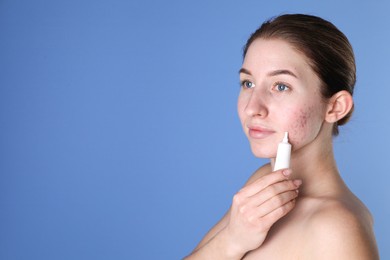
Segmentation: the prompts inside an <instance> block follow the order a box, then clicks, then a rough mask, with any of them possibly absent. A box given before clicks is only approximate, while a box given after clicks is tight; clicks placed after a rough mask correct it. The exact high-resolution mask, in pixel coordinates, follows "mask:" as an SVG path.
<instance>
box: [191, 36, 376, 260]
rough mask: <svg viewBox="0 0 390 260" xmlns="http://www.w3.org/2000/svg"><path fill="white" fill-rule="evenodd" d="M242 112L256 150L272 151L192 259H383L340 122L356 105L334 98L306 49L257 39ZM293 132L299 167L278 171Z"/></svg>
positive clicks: (247, 66) (246, 71)
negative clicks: (339, 141) (351, 177)
mask: <svg viewBox="0 0 390 260" xmlns="http://www.w3.org/2000/svg"><path fill="white" fill-rule="evenodd" d="M240 80H241V82H242V89H241V92H240V95H239V98H238V106H237V107H238V114H239V117H240V120H241V123H242V127H243V130H244V133H245V134H246V136H247V137H248V140H249V143H250V146H251V149H252V152H253V153H254V155H255V156H257V157H263V158H270V160H271V162H270V164H267V165H264V166H262V167H261V168H259V169H258V170H257V171H256V172H255V173H254V174H253V175H252V176H251V177H250V178H249V180H248V182H247V183H246V184H245V185H244V187H243V188H242V189H241V190H240V191H239V192H238V193H237V194H235V195H234V197H233V201H232V205H231V208H230V209H229V211H228V212H227V213H226V215H225V216H224V217H223V218H222V219H221V220H220V221H219V222H218V223H217V224H216V225H215V226H214V227H213V228H212V229H211V230H210V231H209V232H208V233H207V234H206V236H205V237H204V238H203V239H202V241H201V242H200V243H199V245H198V246H197V247H196V248H195V250H194V252H193V253H192V254H191V255H189V256H188V257H187V258H186V259H379V256H378V251H377V246H376V243H375V238H374V235H373V231H372V230H373V229H372V218H371V215H370V213H369V211H368V210H367V209H366V207H365V206H364V205H363V203H361V202H360V201H359V199H358V198H356V197H355V196H354V195H353V193H352V192H351V191H350V190H349V189H348V187H347V186H346V185H345V184H344V182H343V180H342V179H341V177H340V175H339V172H338V170H337V165H336V162H335V159H334V155H333V146H332V126H333V124H334V123H335V122H337V121H338V120H340V119H341V118H343V117H344V116H345V115H346V114H347V113H348V112H349V111H350V109H351V107H352V104H353V100H352V97H351V95H350V94H349V93H348V92H346V91H340V92H338V93H336V94H335V95H334V96H333V97H332V98H330V99H329V100H324V99H323V98H322V97H321V95H320V87H321V81H320V79H319V78H318V76H317V75H316V74H315V73H314V71H313V70H312V68H311V67H310V66H309V63H308V60H307V59H306V57H305V55H303V54H302V53H300V52H298V51H297V50H296V49H294V48H293V47H292V46H291V45H290V44H288V43H287V42H285V41H283V40H276V39H268V40H264V39H256V40H255V41H254V42H253V43H252V44H251V46H250V47H249V49H248V51H247V54H246V57H245V59H244V62H243V65H242V69H241V70H240ZM286 131H288V132H289V142H290V143H291V144H292V147H293V149H292V155H291V169H284V170H279V171H275V172H273V171H272V168H273V167H272V166H273V163H274V157H275V156H276V149H277V145H278V143H279V142H280V141H281V140H282V138H283V135H284V132H286Z"/></svg>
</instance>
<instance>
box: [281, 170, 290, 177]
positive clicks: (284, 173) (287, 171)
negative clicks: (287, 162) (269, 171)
mask: <svg viewBox="0 0 390 260" xmlns="http://www.w3.org/2000/svg"><path fill="white" fill-rule="evenodd" d="M282 173H283V175H284V176H286V177H287V176H290V175H291V173H292V170H291V169H286V170H283V172H282Z"/></svg>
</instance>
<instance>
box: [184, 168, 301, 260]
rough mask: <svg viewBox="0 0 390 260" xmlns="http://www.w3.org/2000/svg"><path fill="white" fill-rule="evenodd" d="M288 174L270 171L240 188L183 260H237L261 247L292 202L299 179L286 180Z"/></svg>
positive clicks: (295, 195)
mask: <svg viewBox="0 0 390 260" xmlns="http://www.w3.org/2000/svg"><path fill="white" fill-rule="evenodd" d="M290 174H291V170H280V171H276V172H272V173H269V174H267V175H265V176H263V177H261V178H259V179H257V180H256V181H254V182H253V183H249V184H248V185H246V186H245V187H244V188H243V189H241V190H240V191H239V192H238V193H237V194H236V195H234V198H233V202H232V206H231V209H230V210H229V212H228V213H227V214H226V215H225V217H224V218H223V219H222V220H221V221H220V222H219V223H218V224H217V225H216V226H215V227H214V228H213V229H212V230H211V231H210V232H209V233H208V234H207V235H206V237H205V238H204V239H203V240H202V242H201V243H200V244H199V246H198V247H197V249H195V250H194V252H193V253H192V254H191V255H189V256H188V257H187V258H185V259H187V260H191V259H194V260H195V259H241V258H242V257H243V256H244V255H245V254H246V253H247V252H249V251H251V250H253V249H256V248H258V247H259V246H261V245H262V243H263V242H264V240H265V238H266V236H267V233H268V231H269V229H270V228H271V226H272V225H273V224H274V223H275V222H276V221H278V220H279V219H280V218H282V217H283V216H284V215H286V214H287V213H288V212H290V211H291V210H292V208H293V207H294V205H295V198H296V197H297V195H298V193H297V189H298V188H299V186H300V184H301V182H300V181H299V180H294V181H293V180H289V179H288V176H289V175H290Z"/></svg>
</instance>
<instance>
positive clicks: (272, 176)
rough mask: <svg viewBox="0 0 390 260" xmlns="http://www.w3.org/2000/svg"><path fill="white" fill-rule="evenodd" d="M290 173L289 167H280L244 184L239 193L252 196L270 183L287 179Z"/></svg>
mask: <svg viewBox="0 0 390 260" xmlns="http://www.w3.org/2000/svg"><path fill="white" fill-rule="evenodd" d="M291 173H292V171H291V169H282V170H278V171H275V172H271V173H269V174H267V175H264V176H262V177H261V178H259V179H257V180H256V181H254V182H253V183H251V184H249V185H247V186H245V187H244V188H242V189H241V190H240V193H241V194H242V195H243V196H245V197H250V196H253V195H254V194H256V193H258V192H259V191H261V190H263V189H265V188H266V187H268V186H269V185H271V184H274V183H277V182H281V181H285V180H288V176H289V175H290V174H291Z"/></svg>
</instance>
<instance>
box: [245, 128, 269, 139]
mask: <svg viewBox="0 0 390 260" xmlns="http://www.w3.org/2000/svg"><path fill="white" fill-rule="evenodd" d="M247 127H248V135H249V136H250V137H251V138H253V139H264V138H267V137H269V136H270V135H272V134H274V133H275V131H273V130H271V129H269V128H265V127H263V126H259V125H249V126H247Z"/></svg>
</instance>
